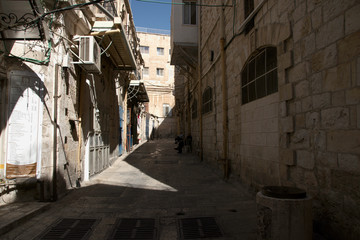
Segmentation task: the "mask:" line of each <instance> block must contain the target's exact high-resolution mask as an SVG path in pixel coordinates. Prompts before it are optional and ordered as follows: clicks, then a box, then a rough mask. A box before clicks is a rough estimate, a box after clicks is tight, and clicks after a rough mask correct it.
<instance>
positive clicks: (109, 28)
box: [91, 17, 136, 70]
mask: <svg viewBox="0 0 360 240" xmlns="http://www.w3.org/2000/svg"><path fill="white" fill-rule="evenodd" d="M91 31H92V32H91V35H92V36H100V37H102V40H101V41H100V44H101V46H102V48H103V49H105V51H106V53H108V54H109V55H110V58H111V60H112V61H113V63H114V64H115V65H116V66H117V68H118V69H120V70H136V61H135V57H134V54H133V52H132V50H131V46H130V43H129V40H128V39H127V36H126V33H125V30H124V26H123V25H122V23H121V18H119V17H115V18H114V21H95V23H94V25H93V28H92V29H91Z"/></svg>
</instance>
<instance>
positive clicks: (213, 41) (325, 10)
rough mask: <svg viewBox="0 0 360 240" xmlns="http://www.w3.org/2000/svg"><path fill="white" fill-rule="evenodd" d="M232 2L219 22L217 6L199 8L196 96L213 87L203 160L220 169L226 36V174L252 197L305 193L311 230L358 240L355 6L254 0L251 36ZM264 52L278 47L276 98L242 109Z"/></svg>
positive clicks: (239, 6)
mask: <svg viewBox="0 0 360 240" xmlns="http://www.w3.org/2000/svg"><path fill="white" fill-rule="evenodd" d="M225 2H226V4H227V5H232V4H233V2H234V1H225ZM235 2H236V6H229V7H225V8H224V13H223V15H222V13H221V11H222V8H219V7H201V8H200V13H201V16H200V18H201V20H200V21H201V22H200V32H201V33H200V34H201V35H200V39H201V41H200V43H199V49H200V56H201V60H200V61H201V63H200V64H201V65H200V66H201V70H200V72H201V76H200V81H201V85H200V86H201V92H204V91H205V89H206V88H207V87H211V88H212V89H213V95H212V97H213V105H212V106H213V108H212V111H210V112H209V113H206V114H203V115H202V127H203V152H204V153H203V156H204V160H205V161H208V162H209V163H211V164H212V165H217V166H218V167H219V168H222V167H223V165H224V164H223V161H224V160H223V159H221V158H222V156H223V153H224V149H223V146H224V145H223V140H224V139H223V134H222V131H223V126H224V124H223V117H222V112H223V111H224V108H223V107H222V94H223V93H224V91H223V90H224V89H223V88H224V86H223V85H222V84H221V73H222V71H221V47H220V46H221V44H220V39H221V38H222V37H225V59H226V84H227V86H225V88H226V90H227V91H226V93H227V99H226V100H227V103H226V106H227V109H228V113H227V117H228V122H227V124H228V128H229V132H228V139H227V141H228V148H227V149H225V151H227V153H228V158H229V161H230V165H231V172H232V173H233V174H234V175H237V176H238V177H239V178H240V179H241V180H242V181H243V182H245V183H247V184H248V185H250V186H252V187H254V188H256V189H259V188H260V187H262V186H264V185H288V186H297V187H300V188H303V189H305V190H306V191H307V192H308V193H309V194H310V195H312V196H313V197H314V199H315V204H314V210H315V215H314V220H315V222H316V224H315V226H316V228H317V230H319V231H322V232H323V233H327V234H328V235H329V236H330V235H331V236H332V237H333V238H334V239H341V238H345V239H357V238H358V237H359V236H360V229H359V227H358V226H360V221H359V218H358V216H359V215H360V212H359V208H358V206H359V205H360V196H359V194H358V192H359V189H360V185H359V183H360V151H359V145H360V130H359V128H360V124H359V122H360V117H359V116H360V115H359V112H360V105H359V104H360V80H359V79H360V74H359V68H360V65H359V62H360V58H359V55H360V45H359V44H360V41H359V39H360V25H359V21H358V19H359V16H360V15H359V12H360V11H359V9H360V4H359V3H358V2H357V1H355V0H349V1H331V0H329V1H315V0H307V1H275V0H268V1H260V0H255V1H254V9H255V11H256V14H255V15H254V17H253V21H254V24H253V25H254V26H253V27H252V28H251V27H249V26H247V25H248V24H249V23H244V20H245V19H246V18H245V16H244V1H235ZM245 2H247V1H245ZM217 3H218V1H215V0H212V1H209V2H207V4H210V5H211V4H214V5H216V4H217ZM257 6H261V7H259V8H257ZM222 16H223V18H224V24H222V23H221V21H222V19H221V18H222ZM250 19H251V17H250ZM223 32H224V35H223ZM264 47H275V48H276V58H277V81H278V84H277V91H276V92H274V93H273V94H270V95H268V96H265V97H262V98H259V99H257V100H255V101H251V102H249V103H245V104H244V103H243V101H242V80H243V76H242V73H243V71H244V67H245V66H247V64H248V63H249V60H251V59H252V57H254V56H256V54H258V53H259V51H260V50H261V49H263V48H264ZM210 55H213V58H212V59H211V60H210V58H209V56H210Z"/></svg>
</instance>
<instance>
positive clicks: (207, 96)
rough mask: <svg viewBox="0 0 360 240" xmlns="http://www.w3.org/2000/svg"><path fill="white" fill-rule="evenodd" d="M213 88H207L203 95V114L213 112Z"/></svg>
mask: <svg viewBox="0 0 360 240" xmlns="http://www.w3.org/2000/svg"><path fill="white" fill-rule="evenodd" d="M212 102H213V97H212V88H211V87H207V88H206V89H205V91H204V93H203V95H202V114H205V113H208V112H211V111H212V105H213V104H212Z"/></svg>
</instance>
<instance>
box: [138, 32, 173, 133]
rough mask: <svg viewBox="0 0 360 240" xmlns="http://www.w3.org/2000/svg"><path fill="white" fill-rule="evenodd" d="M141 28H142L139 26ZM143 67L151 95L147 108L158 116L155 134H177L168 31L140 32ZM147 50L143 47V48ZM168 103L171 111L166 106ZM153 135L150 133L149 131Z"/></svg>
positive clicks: (148, 91) (145, 82)
mask: <svg viewBox="0 0 360 240" xmlns="http://www.w3.org/2000/svg"><path fill="white" fill-rule="evenodd" d="M140 29H141V28H140ZM138 37H139V39H140V46H141V50H142V57H143V59H144V63H145V64H144V68H145V69H147V70H144V69H143V76H142V79H143V80H144V84H145V86H146V91H147V94H148V96H149V103H148V112H149V113H150V114H152V115H154V116H156V117H157V118H158V120H159V127H158V129H157V132H156V134H155V136H156V137H171V138H173V137H174V136H175V135H176V119H175V115H174V114H175V113H174V106H175V97H174V94H173V91H174V67H173V66H170V36H169V35H166V34H158V33H151V29H149V32H140V31H139V32H138ZM145 47H146V48H147V50H144V48H145ZM166 107H168V110H169V111H170V113H169V114H167V115H166V114H165V112H164V111H166V110H165V109H164V108H166ZM150 135H151V134H150Z"/></svg>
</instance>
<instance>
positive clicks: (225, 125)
mask: <svg viewBox="0 0 360 240" xmlns="http://www.w3.org/2000/svg"><path fill="white" fill-rule="evenodd" d="M224 11H225V7H223V8H222V10H221V16H220V28H221V34H222V36H221V38H220V47H221V85H222V108H223V109H222V110H223V161H224V162H223V164H224V178H225V179H227V178H228V177H229V170H230V166H229V165H230V164H229V159H228V134H229V126H228V106H227V97H228V94H227V79H226V52H225V13H224Z"/></svg>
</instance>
